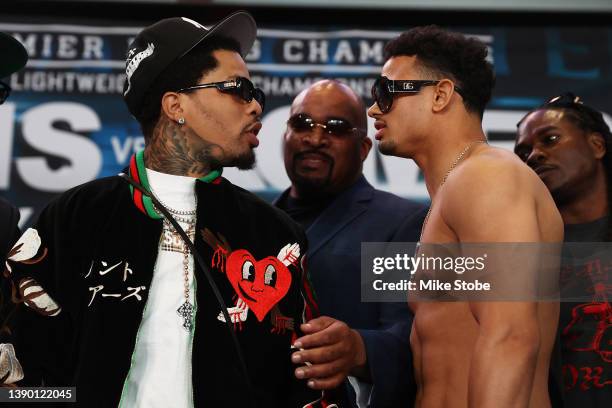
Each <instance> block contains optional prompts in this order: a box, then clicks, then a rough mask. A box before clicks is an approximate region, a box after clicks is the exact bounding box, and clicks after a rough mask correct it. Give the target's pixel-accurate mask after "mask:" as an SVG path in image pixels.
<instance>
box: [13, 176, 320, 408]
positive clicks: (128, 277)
mask: <svg viewBox="0 0 612 408" xmlns="http://www.w3.org/2000/svg"><path fill="white" fill-rule="evenodd" d="M131 169H132V170H134V167H132V168H131ZM132 175H133V176H134V177H135V178H137V177H138V176H137V174H132ZM217 181H219V182H218V183H203V182H200V181H197V182H196V195H197V203H198V207H197V224H196V238H195V247H196V249H197V251H198V252H199V253H200V254H201V255H202V257H203V258H204V260H205V262H206V263H207V264H208V267H209V268H210V270H211V272H212V274H213V276H214V280H215V281H216V283H217V285H218V287H219V288H220V290H221V293H222V295H223V297H224V301H225V302H226V304H227V306H228V307H231V306H233V305H234V302H235V300H236V291H235V290H234V287H233V286H232V283H231V282H230V277H235V276H236V274H235V273H233V272H235V271H231V269H232V268H233V269H235V268H240V267H242V266H243V265H242V264H241V265H238V263H237V261H236V259H230V258H231V254H232V253H236V251H239V250H245V251H248V253H249V254H251V256H252V258H250V259H252V260H253V261H254V262H253V263H254V264H255V273H256V274H257V273H260V272H261V273H263V269H265V268H267V265H269V264H270V263H271V264H273V265H275V267H276V269H277V277H276V279H275V282H276V284H277V285H283V284H287V285H288V290H287V292H286V294H285V295H284V296H282V299H281V300H280V301H278V303H276V306H277V307H275V308H273V309H272V310H270V311H269V312H267V313H265V316H264V313H260V316H259V317H261V321H260V319H259V318H258V317H257V316H256V315H255V313H253V309H255V308H257V306H255V303H256V302H257V301H258V299H252V298H251V302H252V303H250V306H252V307H251V310H249V314H248V318H247V320H246V321H245V322H244V323H243V324H242V325H241V326H242V327H241V328H238V329H239V330H238V331H237V335H238V339H239V342H240V345H241V348H242V350H243V353H244V355H245V358H246V365H247V367H248V371H249V374H250V378H251V382H252V383H253V384H254V388H255V392H256V394H257V395H256V397H255V398H253V396H251V395H249V394H248V393H247V391H246V388H245V382H244V379H243V376H242V375H241V371H240V366H239V363H238V359H237V357H236V352H235V350H234V348H233V344H232V341H231V338H230V335H229V334H228V331H227V328H226V327H224V324H225V323H223V322H221V321H220V320H218V319H217V316H218V315H219V312H220V310H221V309H220V306H219V305H218V303H217V301H216V300H215V298H214V296H213V294H212V291H211V287H210V285H209V283H208V282H207V281H206V279H205V277H204V275H203V273H202V271H201V270H200V269H199V268H198V267H197V266H196V271H195V277H196V281H197V291H196V300H197V304H198V312H197V314H196V320H195V334H194V340H193V353H192V378H193V390H194V402H195V406H196V407H215V406H224V407H249V406H253V402H255V406H257V407H282V408H286V407H300V408H301V407H303V406H305V405H306V404H307V403H309V402H312V401H315V400H317V399H320V398H321V393H320V392H315V391H313V390H310V389H308V388H307V387H306V385H305V381H298V380H297V379H295V377H294V375H293V370H294V369H295V367H294V366H293V364H292V363H291V361H290V353H291V350H290V345H291V344H292V341H293V340H294V339H295V338H296V337H297V336H300V335H301V333H297V331H298V330H299V325H300V323H302V321H303V319H308V318H309V317H312V316H314V315H315V314H316V313H317V310H316V304H315V303H314V300H313V294H312V292H311V291H310V289H309V287H308V284H307V282H308V281H307V278H306V274H305V272H304V271H303V269H302V263H301V261H302V260H303V259H302V257H303V254H304V253H305V252H306V238H305V236H304V233H303V232H302V230H301V228H300V227H299V226H298V225H297V224H295V223H294V222H293V221H292V220H291V219H290V218H289V217H288V216H287V215H285V214H284V213H283V212H282V211H280V210H277V209H275V208H273V207H272V206H270V205H268V204H267V203H265V202H264V201H262V200H260V199H259V198H257V197H256V196H254V195H253V194H251V193H249V192H247V191H246V190H243V189H241V188H239V187H236V186H234V185H232V184H231V183H230V182H229V181H227V180H225V179H222V178H220V179H218V180H217ZM137 202H138V197H137V194H132V192H131V191H130V189H129V188H128V184H127V182H126V181H125V180H122V179H121V178H119V177H116V176H115V177H109V178H105V179H101V180H96V181H92V182H89V183H86V184H84V185H81V186H79V187H76V188H74V189H72V190H69V191H68V192H66V193H64V194H63V195H61V196H60V197H59V199H57V200H55V201H54V202H52V203H51V204H50V205H49V206H48V207H47V208H46V209H45V210H44V211H43V212H42V213H41V216H40V218H39V220H38V221H37V223H36V224H35V225H34V226H33V228H34V229H35V231H33V230H29V231H27V232H26V233H25V234H24V236H26V235H28V234H29V236H30V239H29V241H30V243H32V242H35V235H38V236H39V237H40V239H41V242H42V243H41V245H40V247H39V248H37V251H36V254H32V255H31V256H30V257H29V258H28V259H27V260H26V261H25V262H24V261H23V260H22V261H20V262H11V261H9V264H10V265H11V267H12V273H11V276H12V278H13V281H14V282H16V284H17V285H18V286H19V287H20V288H21V292H22V295H23V289H24V288H27V287H36V286H40V287H41V288H42V290H43V292H40V291H39V290H38V289H37V291H36V292H37V293H38V295H37V297H35V298H31V297H29V296H25V297H24V299H23V300H24V304H25V305H26V306H28V307H22V311H21V313H20V314H19V318H18V320H17V321H16V323H15V334H16V337H15V349H16V353H17V357H18V359H19V360H20V362H21V364H22V366H23V368H24V371H25V374H26V379H25V381H24V382H23V383H22V385H39V384H40V383H41V381H44V383H45V384H46V385H48V386H59V385H74V386H76V387H77V400H78V402H77V406H83V407H88V408H89V407H116V406H117V405H118V403H119V400H120V396H121V392H122V387H123V383H124V381H125V379H126V377H127V374H128V371H129V369H130V360H131V355H132V352H133V350H134V346H135V341H136V334H137V330H138V327H139V324H140V321H141V319H142V314H143V309H144V306H145V303H146V301H147V293H148V292H147V288H149V285H150V283H151V280H152V275H153V270H154V264H155V261H156V258H157V253H158V245H159V239H160V233H161V230H162V221H161V220H160V219H154V218H151V217H150V216H148V215H147V213H146V211H143V210H142V209H139V208H138V206H137V205H135V204H137ZM141 207H142V205H141ZM205 231H208V232H212V234H213V236H214V237H215V238H216V241H215V240H211V239H210V234H209V235H208V236H209V238H208V239H205V238H204V235H205V234H204V232H205ZM220 243H222V244H223V245H221V246H222V247H224V250H225V254H224V255H223V251H217V255H223V258H224V261H226V262H222V263H219V262H215V263H213V255H214V254H215V250H216V249H219V247H217V245H219V244H220ZM293 243H297V244H299V247H300V256H299V258H298V259H296V262H294V263H292V264H290V265H289V266H288V267H286V268H285V269H283V268H282V267H281V266H279V264H280V262H279V260H278V258H277V255H278V254H279V251H280V250H281V249H282V248H283V247H285V246H286V245H287V244H293ZM245 253H246V252H241V254H243V255H244V254H245ZM215 259H216V261H218V260H219V258H218V257H216V258H215ZM118 262H121V264H120V266H119V267H118V268H117V269H116V272H110V273H107V274H104V275H102V274H101V273H100V271H102V269H104V265H108V266H110V265H115V264H116V263H118ZM124 268H127V269H129V272H127V273H126V269H124ZM281 275H283V277H281ZM232 279H233V281H234V283H236V278H232ZM283 279H284V281H283ZM288 281H289V282H290V283H287V282H288ZM283 282H284V283H283ZM100 285H102V286H103V290H99V291H96V290H95V289H93V288H99V287H100ZM142 287H144V289H143V290H141V291H139V292H138V295H139V296H140V298H139V297H138V296H136V295H134V294H133V292H134V291H135V288H142ZM240 288H241V291H243V293H242V294H241V295H240V296H241V297H243V295H244V294H245V293H244V290H245V289H244V286H240ZM275 289H276V290H277V291H278V292H282V290H281V289H279V288H278V287H277V288H275ZM94 292H96V293H95V294H94ZM105 292H106V293H115V294H117V293H119V294H121V295H122V299H121V300H120V299H119V298H115V297H102V296H101V294H103V293H105ZM268 293H269V294H270V293H272V290H269V292H268ZM129 294H132V296H130V297H129V298H128V297H126V296H128V295H129ZM248 295H253V293H249V294H247V296H248ZM45 296H49V297H45ZM270 296H273V297H274V296H278V297H279V298H280V296H279V295H270ZM243 298H244V297H243ZM271 302H272V303H274V300H273V301H271ZM247 304H249V302H248V301H247ZM283 318H287V319H290V320H284V319H283ZM283 321H284V322H285V323H287V322H288V321H290V324H285V325H283V324H282V323H283ZM169 381H171V379H169ZM70 406H75V405H74V404H72V405H70ZM313 406H318V405H316V404H315V405H313Z"/></svg>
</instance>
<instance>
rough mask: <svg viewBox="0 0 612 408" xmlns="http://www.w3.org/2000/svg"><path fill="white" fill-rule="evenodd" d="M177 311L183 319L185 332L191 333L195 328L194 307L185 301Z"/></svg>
mask: <svg viewBox="0 0 612 408" xmlns="http://www.w3.org/2000/svg"><path fill="white" fill-rule="evenodd" d="M176 311H177V312H178V314H179V316H181V317H182V318H183V327H184V328H185V330H187V331H191V329H192V328H193V306H192V305H191V303H189V302H188V301H185V303H183V304H182V305H181V307H179V308H178V309H177V310H176Z"/></svg>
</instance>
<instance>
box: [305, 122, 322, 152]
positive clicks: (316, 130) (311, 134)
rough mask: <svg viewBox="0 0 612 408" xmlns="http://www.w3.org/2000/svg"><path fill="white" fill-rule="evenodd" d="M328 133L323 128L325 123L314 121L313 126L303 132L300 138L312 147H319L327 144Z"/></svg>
mask: <svg viewBox="0 0 612 408" xmlns="http://www.w3.org/2000/svg"><path fill="white" fill-rule="evenodd" d="M328 136H329V135H328V134H327V131H326V130H325V125H321V124H319V123H315V124H314V126H313V127H312V128H311V129H310V130H308V131H306V132H304V133H303V135H302V140H303V141H304V143H306V144H309V145H311V146H313V147H319V146H323V145H327V144H329V137H328Z"/></svg>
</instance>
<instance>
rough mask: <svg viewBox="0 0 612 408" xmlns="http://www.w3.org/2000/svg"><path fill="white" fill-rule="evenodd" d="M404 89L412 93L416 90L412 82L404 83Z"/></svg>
mask: <svg viewBox="0 0 612 408" xmlns="http://www.w3.org/2000/svg"><path fill="white" fill-rule="evenodd" d="M402 87H403V89H404V91H412V90H413V89H414V84H413V83H412V82H404V84H403V86H402Z"/></svg>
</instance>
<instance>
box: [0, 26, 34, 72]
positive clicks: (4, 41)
mask: <svg viewBox="0 0 612 408" xmlns="http://www.w3.org/2000/svg"><path fill="white" fill-rule="evenodd" d="M0 53H1V55H2V62H0V78H4V77H6V76H9V75H11V74H12V73H14V72H17V71H19V70H20V69H21V68H23V67H24V66H25V64H26V62H28V53H27V52H26V49H25V48H24V46H23V45H21V43H20V42H19V41H17V40H16V39H15V38H13V37H11V36H10V35H8V34H5V33H2V32H0Z"/></svg>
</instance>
